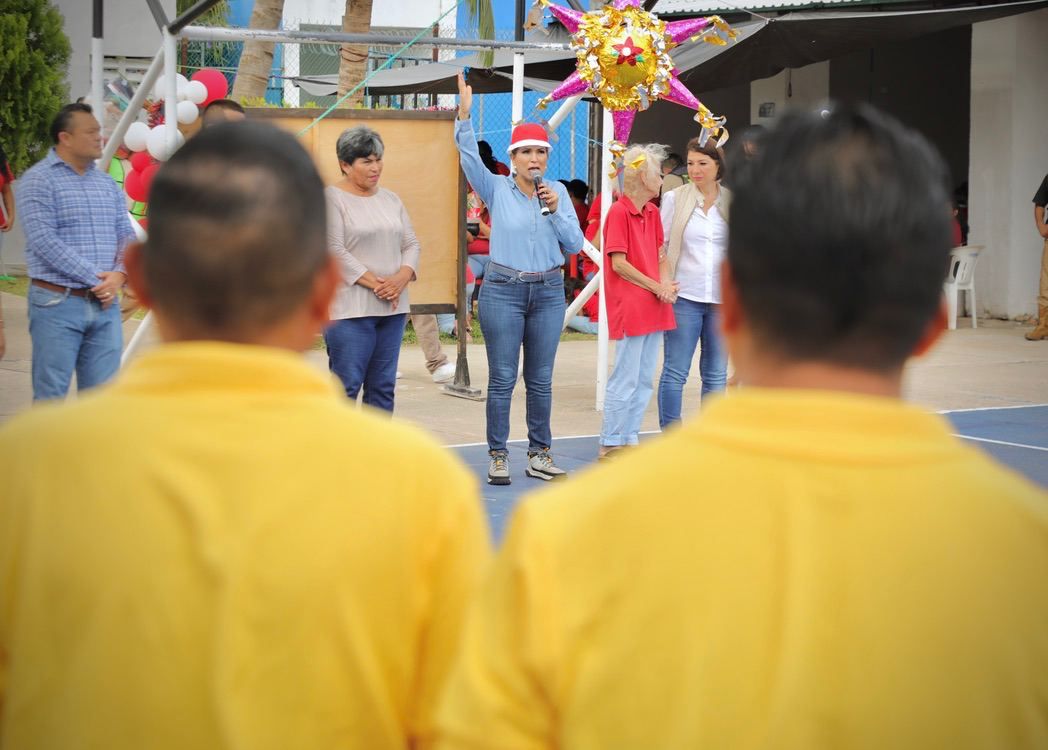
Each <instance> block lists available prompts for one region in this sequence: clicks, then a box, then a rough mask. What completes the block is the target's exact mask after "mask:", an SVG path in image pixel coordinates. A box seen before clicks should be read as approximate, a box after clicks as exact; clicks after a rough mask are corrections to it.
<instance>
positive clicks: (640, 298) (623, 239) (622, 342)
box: [599, 144, 678, 458]
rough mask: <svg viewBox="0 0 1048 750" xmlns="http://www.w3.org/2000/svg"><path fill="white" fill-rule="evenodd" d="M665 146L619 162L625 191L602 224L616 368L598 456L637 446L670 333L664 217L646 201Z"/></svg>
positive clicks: (655, 190)
mask: <svg viewBox="0 0 1048 750" xmlns="http://www.w3.org/2000/svg"><path fill="white" fill-rule="evenodd" d="M665 158H666V149H665V147H664V146H659V145H656V144H651V145H645V146H633V147H631V148H630V149H629V150H627V151H626V154H625V156H624V157H623V162H624V163H625V164H626V168H625V170H624V172H623V195H622V197H621V198H619V199H618V200H617V201H616V202H615V204H614V205H613V206H612V207H611V208H610V209H609V210H608V216H607V218H606V219H605V222H604V269H605V273H606V274H607V276H606V277H605V280H604V293H605V294H606V295H607V313H608V336H609V337H610V338H613V339H616V340H617V341H618V343H617V344H616V345H615V367H614V369H613V370H612V373H611V377H610V378H609V379H608V387H607V391H606V393H605V396H604V421H603V424H602V425H601V431H600V454H599V456H600V458H603V457H605V456H606V455H608V454H609V453H611V452H612V451H614V450H617V449H620V448H622V447H624V446H628V445H637V443H638V439H639V433H640V425H641V421H642V420H643V418H644V410H645V409H646V408H647V406H648V402H649V401H651V395H652V393H653V392H654V387H653V380H654V377H655V365H656V363H657V361H658V357H659V343H660V342H661V341H662V332H663V331H668V330H672V329H673V327H674V325H675V322H674V318H673V306H672V305H673V303H674V302H675V301H676V299H677V286H678V285H677V283H676V282H674V281H672V280H671V278H670V269H669V263H668V260H667V258H666V255H665V253H663V252H661V248H662V243H663V236H662V220H661V219H660V218H659V209H658V208H656V207H655V205H654V204H653V203H649V201H650V200H651V199H652V198H654V197H655V196H656V195H658V194H659V189H660V188H661V187H662V170H661V165H662V160H663V159H665Z"/></svg>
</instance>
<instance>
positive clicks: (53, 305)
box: [28, 284, 124, 401]
mask: <svg viewBox="0 0 1048 750" xmlns="http://www.w3.org/2000/svg"><path fill="white" fill-rule="evenodd" d="M28 296H29V300H28V301H29V337H30V338H31V339H32V341H33V366H32V372H33V374H32V380H33V400H34V401H43V400H45V399H52V398H62V397H64V396H65V395H66V393H67V392H68V391H69V383H70V382H71V380H72V378H73V372H74V371H75V372H76V387H77V390H78V391H82V390H85V389H87V388H93V387H94V386H96V385H101V384H102V383H104V382H106V381H107V380H109V379H110V378H111V377H113V376H114V375H116V373H117V370H119V369H120V351H121V349H122V348H123V344H124V337H123V331H122V329H121V326H120V305H119V304H118V303H115V302H114V303H113V304H112V305H110V306H109V309H107V310H103V309H102V305H101V304H99V302H98V301H96V300H95V299H93V298H87V297H75V296H73V295H72V294H70V293H69V292H68V291H66V292H55V291H52V290H50V289H44V288H42V287H38V286H36V285H35V284H30V286H29V295H28Z"/></svg>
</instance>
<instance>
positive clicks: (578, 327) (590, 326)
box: [568, 315, 600, 336]
mask: <svg viewBox="0 0 1048 750" xmlns="http://www.w3.org/2000/svg"><path fill="white" fill-rule="evenodd" d="M568 328H570V329H572V330H573V331H578V332H579V333H588V334H591V335H593V336H596V335H597V333H598V332H599V330H600V326H599V324H598V323H597V322H596V321H594V320H590V319H589V317H588V316H586V315H576V316H575V317H574V318H572V319H571V320H569V321H568Z"/></svg>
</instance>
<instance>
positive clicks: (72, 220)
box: [15, 149, 135, 288]
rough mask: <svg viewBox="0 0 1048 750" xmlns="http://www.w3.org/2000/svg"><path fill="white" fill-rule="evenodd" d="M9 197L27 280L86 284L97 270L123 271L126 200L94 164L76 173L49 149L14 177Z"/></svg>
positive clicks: (127, 227) (93, 283)
mask: <svg viewBox="0 0 1048 750" xmlns="http://www.w3.org/2000/svg"><path fill="white" fill-rule="evenodd" d="M15 199H16V201H17V205H18V215H19V217H20V218H21V221H22V229H23V231H24V232H25V236H26V253H25V254H26V266H27V268H28V271H29V276H30V278H33V279H41V280H43V281H50V282H51V283H52V284H61V285H62V286H68V287H74V288H91V287H93V286H97V285H98V283H99V282H100V279H99V278H98V274H99V273H101V272H102V271H123V270H124V266H123V251H124V246H125V245H127V243H128V241H130V240H131V239H132V238H134V236H135V234H134V230H133V229H132V228H131V221H130V219H128V216H127V204H126V202H125V198H124V195H123V193H121V192H120V188H118V187H117V185H116V183H115V182H113V178H112V177H110V176H109V175H108V174H106V173H105V172H102V171H100V170H99V169H97V168H96V167H95V165H94V163H92V164H91V165H90V166H88V168H87V170H86V171H85V172H84V174H78V173H77V171H76V170H75V169H73V168H72V167H71V166H69V164H67V163H66V162H65V161H63V160H62V159H61V158H60V157H59V156H58V154H56V153H55V150H54V149H51V151H49V152H48V154H47V156H46V157H44V158H43V159H41V160H40V161H39V162H37V163H36V164H34V165H33V166H32V167H31V168H30V169H29V170H28V171H27V172H26V173H25V174H24V175H23V177H22V179H21V180H19V181H18V190H17V191H16V196H15Z"/></svg>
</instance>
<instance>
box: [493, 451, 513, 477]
mask: <svg viewBox="0 0 1048 750" xmlns="http://www.w3.org/2000/svg"><path fill="white" fill-rule="evenodd" d="M490 454H491V462H490V463H489V464H488V484H509V483H510V478H509V454H508V453H506V452H505V451H490Z"/></svg>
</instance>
